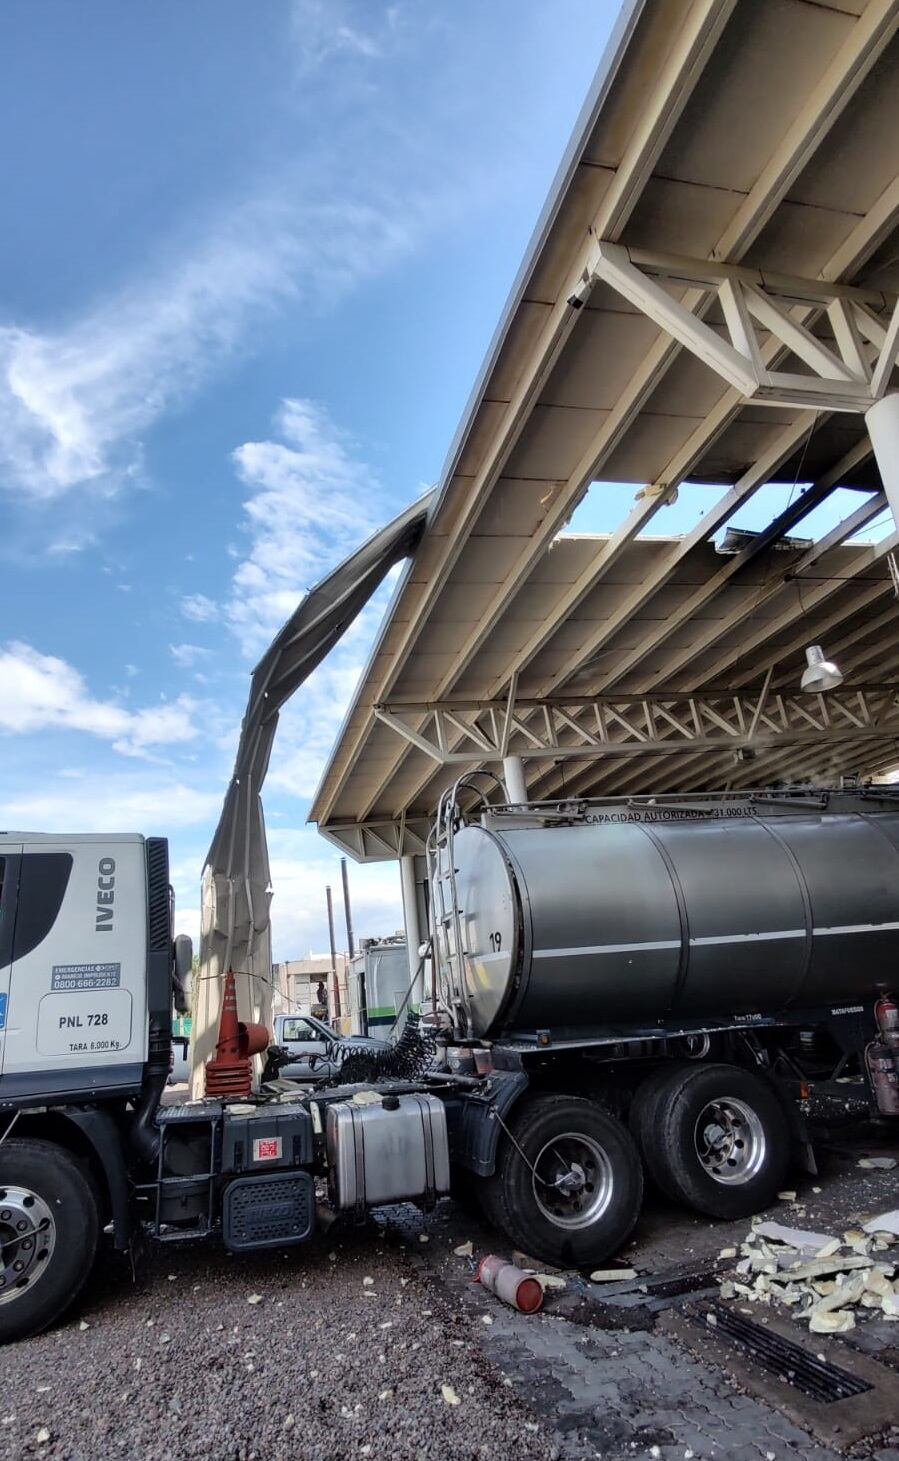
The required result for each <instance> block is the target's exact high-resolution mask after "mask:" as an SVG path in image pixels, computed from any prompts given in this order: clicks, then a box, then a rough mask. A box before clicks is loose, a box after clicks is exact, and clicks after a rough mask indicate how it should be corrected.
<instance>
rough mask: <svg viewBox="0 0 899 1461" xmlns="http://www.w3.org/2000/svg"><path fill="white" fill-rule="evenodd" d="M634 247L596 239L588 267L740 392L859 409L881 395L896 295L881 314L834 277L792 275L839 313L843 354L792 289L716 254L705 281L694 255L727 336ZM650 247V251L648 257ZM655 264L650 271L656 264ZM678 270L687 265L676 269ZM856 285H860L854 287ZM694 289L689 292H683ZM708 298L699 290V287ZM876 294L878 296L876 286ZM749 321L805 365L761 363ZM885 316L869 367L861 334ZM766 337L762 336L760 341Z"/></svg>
mask: <svg viewBox="0 0 899 1461" xmlns="http://www.w3.org/2000/svg"><path fill="white" fill-rule="evenodd" d="M635 254H636V250H635V251H633V253H632V251H631V250H629V249H627V248H624V247H622V245H621V244H610V243H606V242H605V241H601V242H599V243H597V245H596V256H595V262H594V268H595V270H596V274H597V277H598V278H599V279H601V280H602V281H603V283H604V284H607V285H608V286H609V288H610V289H614V290H615V291H616V292H617V293H618V294H620V295H621V296H622V298H624V299H626V300H627V301H628V303H629V304H632V305H633V306H634V308H635V309H637V310H639V311H640V313H641V314H644V315H646V316H647V317H648V318H649V319H651V320H652V322H653V324H655V325H658V326H659V328H660V329H662V330H664V331H665V332H666V333H667V334H669V335H670V336H671V338H672V339H673V340H676V341H677V343H678V344H679V345H681V346H682V347H683V348H684V349H685V350H689V351H690V352H691V354H693V355H695V356H696V357H697V358H698V359H699V360H701V361H703V363H704V364H705V365H708V366H709V367H710V368H711V369H712V370H713V371H715V373H716V374H717V375H719V376H720V377H721V378H722V380H724V381H726V382H727V384H728V385H729V386H731V387H732V388H733V389H734V390H736V391H739V392H740V394H741V395H742V396H743V397H745V398H746V400H747V401H752V402H755V403H757V404H761V405H770V406H792V407H800V408H803V409H804V408H807V407H808V408H813V409H815V410H820V411H854V412H860V413H861V412H865V411H867V410H868V409H869V408H870V407H871V406H872V405H874V404H875V403H876V402H877V400H878V399H879V398H880V397H881V396H882V395H883V393H884V391H885V390H886V387H887V383H888V381H889V377H890V375H891V373H892V370H893V365H894V363H895V357H896V347H897V342H899V306H896V305H894V307H893V316H892V320H891V321H890V322H889V323H887V322H886V321H880V320H879V318H878V317H877V316H876V315H872V312H871V311H870V309H869V308H868V305H867V304H866V303H861V302H860V300H857V299H856V298H854V297H853V294H852V291H847V290H845V289H844V288H842V287H838V286H833V287H829V286H825V285H823V284H822V283H821V282H820V281H813V280H809V281H807V282H806V281H799V284H800V289H804V292H805V294H806V296H807V297H809V298H811V299H813V300H817V303H818V305H819V306H823V308H825V309H827V310H828V311H829V312H833V313H834V316H835V318H836V319H837V322H838V323H837V329H836V336H835V338H836V344H837V347H838V349H840V347H842V348H844V349H845V350H846V352H847V356H846V358H844V356H843V355H841V354H837V353H835V352H834V351H833V350H831V348H830V346H829V345H826V344H825V343H824V341H823V340H819V339H818V337H817V335H815V334H814V333H813V332H812V331H811V330H810V329H809V327H808V326H807V325H806V324H805V323H803V321H802V320H801V319H799V318H797V316H796V315H795V314H791V313H790V307H792V308H794V309H795V298H794V296H795V294H796V293H797V292H800V291H799V290H797V289H793V290H792V292H791V295H790V296H789V298H788V299H787V300H783V301H781V300H779V299H777V298H776V297H775V296H774V288H773V285H772V283H771V281H770V279H767V278H766V279H765V287H764V289H761V288H759V287H758V286H757V285H756V284H753V283H749V282H747V280H746V279H745V278H744V277H743V271H742V270H741V269H740V268H739V267H737V266H735V265H731V264H719V265H717V266H716V269H715V273H716V275H719V276H720V277H718V278H715V279H713V280H712V281H711V285H709V283H708V281H707V280H705V279H703V277H702V276H703V274H706V273H708V272H709V271H708V270H707V269H706V268H705V264H704V261H703V260H700V259H697V260H694V261H686V262H687V263H690V262H692V271H693V274H694V277H696V278H697V279H700V280H701V282H702V283H703V286H704V287H711V288H712V289H713V290H714V292H715V296H716V297H717V299H718V301H719V303H720V305H721V308H722V311H723V314H724V319H725V323H726V325H727V329H728V333H729V335H730V341H729V342H728V340H726V339H725V338H724V336H723V334H721V333H720V332H719V331H718V330H715V329H713V328H712V327H711V326H709V325H707V324H706V323H705V321H704V320H703V319H702V318H700V315H699V314H697V313H696V312H695V311H694V310H693V308H691V307H690V303H682V302H681V301H680V300H678V299H675V298H674V297H673V295H671V294H670V293H668V291H667V290H666V289H664V288H663V286H662V285H661V284H659V283H657V282H656V279H655V277H654V273H653V270H652V266H651V265H650V266H649V267H648V268H644V269H641V268H639V267H638V266H637V264H636V263H635V262H634V256H635ZM652 257H653V256H652V255H649V258H650V259H652ZM656 272H657V271H656ZM681 272H686V270H685V269H684V270H682V271H681ZM856 293H857V294H859V295H860V294H861V291H857V292H856ZM694 297H695V296H694V294H690V293H688V295H687V296H686V298H687V300H688V301H691V300H693V298H694ZM702 298H703V301H704V302H705V303H706V305H707V301H705V296H702ZM880 299H881V303H882V304H883V303H885V300H884V297H883V296H882V295H881V296H880ZM756 322H758V324H759V325H761V326H762V328H763V329H765V330H767V331H768V333H769V336H770V337H772V338H773V340H774V341H775V342H776V345H775V348H778V347H783V348H785V349H786V350H787V352H788V353H789V354H790V355H793V356H795V357H796V358H797V359H798V360H800V361H801V362H802V363H803V364H804V365H806V366H807V367H808V369H809V371H810V372H811V374H809V375H800V374H797V373H796V372H795V371H785V370H779V369H778V370H775V369H770V368H768V366H767V364H766V362H765V359H764V356H763V354H762V341H761V340H760V339H759V337H758V335H757V333H756ZM872 322H873V324H874V326H875V329H876V326H877V325H878V324H882V326H883V331H884V333H883V340H882V343H881V344H880V347H879V356H878V358H877V360H876V362H875V363H874V367H873V371H871V370H869V369H868V363H867V361H866V360H865V359H864V358H863V356H862V354H861V335H862V334H863V333H864V332H865V330H866V329H870V326H871V325H872ZM765 343H769V342H768V341H766V342H765Z"/></svg>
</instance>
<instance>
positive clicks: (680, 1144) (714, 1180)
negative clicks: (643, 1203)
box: [635, 1065, 790, 1218]
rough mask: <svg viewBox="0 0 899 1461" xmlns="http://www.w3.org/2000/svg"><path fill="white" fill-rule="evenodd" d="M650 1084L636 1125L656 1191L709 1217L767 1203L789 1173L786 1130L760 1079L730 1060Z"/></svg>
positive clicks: (774, 1101) (674, 1073) (736, 1214)
mask: <svg viewBox="0 0 899 1461" xmlns="http://www.w3.org/2000/svg"><path fill="white" fill-rule="evenodd" d="M652 1084H653V1086H654V1089H653V1090H651V1091H650V1092H648V1093H647V1096H646V1098H645V1099H644V1101H643V1103H642V1104H641V1105H640V1106H638V1109H637V1111H636V1113H635V1117H636V1120H635V1125H636V1126H637V1128H638V1139H639V1141H640V1144H641V1147H642V1151H643V1157H644V1159H645V1162H646V1166H647V1169H648V1171H649V1173H650V1175H651V1176H652V1178H653V1179H654V1181H655V1182H656V1183H657V1184H658V1186H659V1187H660V1188H661V1189H662V1191H663V1192H665V1193H667V1194H668V1196H669V1197H673V1198H675V1200H677V1201H679V1202H683V1203H686V1205H687V1206H688V1207H692V1208H695V1209H696V1211H697V1212H703V1213H707V1214H708V1215H709V1216H710V1217H720V1218H741V1217H749V1216H750V1215H751V1214H752V1213H755V1212H759V1211H760V1210H761V1209H762V1208H763V1207H767V1206H768V1204H769V1202H771V1200H772V1199H773V1198H774V1196H775V1194H776V1193H777V1190H778V1188H780V1187H782V1186H783V1183H784V1179H785V1177H786V1175H787V1172H788V1170H789V1166H790V1133H789V1131H788V1130H787V1127H786V1123H785V1121H784V1116H783V1112H782V1111H781V1109H780V1105H779V1103H778V1100H777V1097H776V1096H775V1094H774V1092H773V1091H771V1090H770V1089H769V1087H768V1086H767V1084H766V1083H765V1081H764V1080H763V1079H762V1078H761V1077H760V1076H758V1075H755V1074H753V1072H752V1071H748V1070H742V1069H741V1068H740V1067H739V1066H736V1065H704V1066H694V1067H692V1068H690V1069H686V1070H685V1069H684V1068H683V1067H682V1066H679V1067H678V1068H677V1069H676V1070H673V1071H670V1072H668V1073H667V1077H666V1079H664V1080H660V1081H659V1082H658V1084H655V1082H652Z"/></svg>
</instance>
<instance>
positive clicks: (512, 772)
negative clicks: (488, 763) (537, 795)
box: [503, 756, 528, 806]
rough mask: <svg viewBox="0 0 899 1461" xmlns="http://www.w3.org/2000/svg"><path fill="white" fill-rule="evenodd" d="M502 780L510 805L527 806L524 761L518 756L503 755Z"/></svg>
mask: <svg viewBox="0 0 899 1461" xmlns="http://www.w3.org/2000/svg"><path fill="white" fill-rule="evenodd" d="M503 781H504V782H505V785H506V798H507V800H508V802H509V804H510V805H511V806H527V800H528V789H527V784H526V782H525V779H524V762H523V760H522V759H521V757H520V756H504V757H503Z"/></svg>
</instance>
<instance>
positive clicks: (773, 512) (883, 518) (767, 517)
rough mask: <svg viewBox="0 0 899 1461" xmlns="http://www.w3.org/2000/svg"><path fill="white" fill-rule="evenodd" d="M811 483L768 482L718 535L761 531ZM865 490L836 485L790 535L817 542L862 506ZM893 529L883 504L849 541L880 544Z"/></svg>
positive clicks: (791, 529)
mask: <svg viewBox="0 0 899 1461" xmlns="http://www.w3.org/2000/svg"><path fill="white" fill-rule="evenodd" d="M807 486H808V483H804V482H803V483H797V485H796V486H795V487H792V486H790V485H789V484H788V483H785V482H766V483H765V485H764V486H762V487H759V488H758V489H757V491H755V492H754V493H753V495H752V496H751V497H750V498H749V499H748V501H746V502H744V503H743V504H742V505H741V506H740V507H738V508H737V511H736V512H735V513H733V515H732V516H731V517H729V518H728V520H727V522H726V523H725V524H724V526H723V527H722V528H721V529H720V530H719V531H718V532H717V533H716V534H715V542H716V543H720V542H721V541H722V539H723V537H724V535H725V533H726V532H727V531H728V529H729V528H740V529H742V531H743V532H750V533H758V532H761V531H762V530H763V529H764V528H766V527H768V525H769V523H772V522H773V521H774V519H775V518H778V517H780V515H781V513H782V512H784V511H785V509H786V508H787V507H788V506H790V504H791V503H794V502H795V501H796V499H797V498H798V497H799V496H800V495H801V493H802V492H804V491H805V489H806V487H807ZM868 495H869V494H868V493H865V492H853V491H852V490H851V489H850V488H849V487H837V488H835V489H834V491H833V492H831V493H830V494H829V495H828V496H827V497H825V499H824V501H823V502H820V503H819V504H818V505H817V507H813V508H811V510H810V511H809V512H807V513H806V515H805V516H804V517H801V518H798V519H797V521H796V522H795V523H794V524H793V526H792V527H791V528H790V529H789V532H788V536H789V537H790V538H805V539H808V540H809V541H810V542H815V543H817V542H818V541H819V540H820V539H821V538H823V537H824V536H825V535H826V534H827V533H829V532H830V530H831V528H835V527H836V526H837V524H838V523H841V522H843V520H844V519H845V518H847V517H851V515H852V514H853V513H854V512H856V511H857V510H858V508H860V507H861V506H862V505H863V504H864V502H865V501H866V499H867V497H868ZM892 531H893V515H892V513H891V512H890V509H889V508H888V507H884V508H883V509H882V511H881V512H879V513H878V514H877V516H876V517H874V518H872V519H871V521H870V522H868V523H865V525H864V527H861V528H859V529H858V531H857V532H856V533H855V534H853V536H852V537H851V538H849V539H847V541H848V542H865V543H879V542H880V540H881V538H885V537H886V536H887V534H888V533H891V532H892Z"/></svg>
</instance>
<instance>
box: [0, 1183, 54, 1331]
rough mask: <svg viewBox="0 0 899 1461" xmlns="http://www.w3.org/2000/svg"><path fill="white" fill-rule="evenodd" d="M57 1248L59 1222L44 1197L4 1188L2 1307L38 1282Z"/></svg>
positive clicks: (0, 1203) (0, 1199)
mask: <svg viewBox="0 0 899 1461" xmlns="http://www.w3.org/2000/svg"><path fill="white" fill-rule="evenodd" d="M55 1247H56V1222H55V1220H54V1217H53V1213H52V1212H51V1210H50V1207H49V1206H48V1204H47V1203H46V1202H45V1201H44V1199H43V1197H41V1196H40V1195H39V1194H38V1193H37V1192H32V1191H31V1190H30V1189H29V1188H28V1187H0V1304H10V1303H12V1302H13V1301H14V1300H15V1299H20V1298H21V1297H22V1295H23V1294H24V1293H26V1292H27V1291H28V1289H30V1288H31V1287H32V1285H33V1284H35V1283H36V1282H37V1280H38V1279H39V1278H40V1276H41V1274H42V1273H43V1272H44V1270H45V1268H46V1267H47V1264H48V1263H49V1261H50V1258H51V1256H52V1254H53V1249H54V1248H55Z"/></svg>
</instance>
